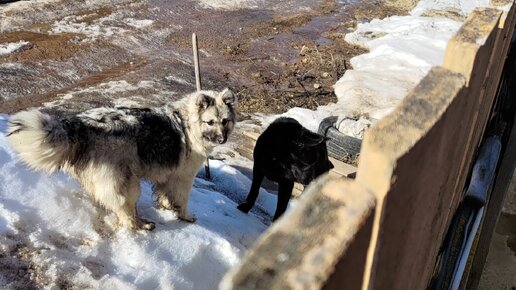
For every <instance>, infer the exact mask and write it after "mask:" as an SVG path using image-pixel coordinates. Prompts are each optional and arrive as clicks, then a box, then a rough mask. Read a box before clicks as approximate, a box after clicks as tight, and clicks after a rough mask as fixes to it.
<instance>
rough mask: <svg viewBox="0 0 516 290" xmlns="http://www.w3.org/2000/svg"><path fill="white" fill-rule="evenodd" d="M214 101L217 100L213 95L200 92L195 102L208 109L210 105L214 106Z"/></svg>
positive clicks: (202, 108)
mask: <svg viewBox="0 0 516 290" xmlns="http://www.w3.org/2000/svg"><path fill="white" fill-rule="evenodd" d="M214 103H215V100H214V99H213V98H212V97H210V96H207V95H205V94H203V93H199V94H198V95H197V99H196V100H195V104H196V105H197V107H199V109H201V110H206V109H207V108H208V107H210V106H213V104H214Z"/></svg>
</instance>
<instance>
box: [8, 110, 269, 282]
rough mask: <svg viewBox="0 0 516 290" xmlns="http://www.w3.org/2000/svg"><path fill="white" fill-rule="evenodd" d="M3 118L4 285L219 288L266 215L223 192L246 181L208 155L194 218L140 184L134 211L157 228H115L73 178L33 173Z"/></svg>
mask: <svg viewBox="0 0 516 290" xmlns="http://www.w3.org/2000/svg"><path fill="white" fill-rule="evenodd" d="M7 118H8V116H6V115H3V116H1V117H0V132H1V133H0V261H1V263H0V265H1V267H0V285H4V286H8V287H9V288H11V287H12V288H22V289H24V288H27V287H30V286H31V285H33V284H32V283H34V281H36V282H37V284H39V285H37V286H36V287H38V288H39V287H41V286H43V287H45V288H51V287H53V286H55V287H58V288H62V287H64V286H66V285H73V286H74V287H81V288H82V287H84V288H96V289H158V288H159V289H215V288H217V285H218V283H219V281H220V279H221V278H222V275H223V274H224V273H225V272H226V271H227V270H228V269H229V268H230V267H232V266H233V265H235V264H236V263H237V262H238V261H239V260H240V258H241V256H242V255H243V254H244V252H245V251H246V250H247V249H248V248H249V246H250V245H251V244H252V243H253V242H254V241H255V240H256V239H257V237H258V236H259V235H260V234H261V233H262V232H263V231H264V230H265V229H266V228H267V225H266V224H267V223H268V221H269V220H270V217H269V216H268V214H266V213H262V214H261V215H255V214H249V215H247V214H243V213H241V212H240V211H238V210H237V209H236V204H235V202H234V201H232V200H231V199H230V198H228V197H227V196H229V197H232V198H241V199H243V198H245V195H246V194H247V190H248V188H249V187H250V180H249V179H248V178H247V177H245V176H244V175H242V174H241V173H240V172H239V171H237V170H235V169H233V168H232V167H229V166H227V165H225V164H224V163H223V162H221V161H211V163H210V165H211V172H212V175H213V177H212V179H211V180H205V179H201V178H197V179H196V181H195V185H194V189H193V190H192V193H191V200H190V203H189V205H190V210H191V212H193V214H195V215H196V216H197V218H198V219H197V222H196V223H194V224H190V223H186V222H183V221H180V220H178V219H177V218H176V216H175V214H174V213H172V212H170V211H162V210H157V209H156V208H155V207H154V202H153V198H152V195H151V186H150V185H149V184H148V183H142V195H141V198H140V200H139V202H138V210H139V214H140V215H141V216H142V217H144V218H147V219H149V220H152V221H155V222H156V229H155V230H154V231H153V232H143V231H142V232H137V233H133V232H130V231H127V230H124V229H121V230H120V229H114V223H115V218H114V216H113V215H112V214H109V213H106V212H105V211H103V210H100V209H98V208H97V207H96V206H95V205H94V203H93V202H92V201H91V199H90V198H89V197H88V196H87V195H86V194H85V193H84V192H83V191H82V190H81V188H80V186H79V185H78V183H77V182H76V181H75V180H73V179H72V178H70V177H68V176H66V175H65V174H62V173H59V174H53V175H51V176H48V175H45V174H41V173H38V172H33V171H31V170H29V169H28V168H27V167H25V166H24V165H23V164H22V163H20V162H19V161H18V159H17V157H16V156H15V153H14V152H13V151H12V150H11V148H10V147H9V144H8V143H7V140H6V138H5V135H4V132H5V121H6V119H7ZM201 175H202V174H201ZM258 206H259V207H261V208H262V209H263V210H264V211H265V212H269V214H271V213H272V210H274V207H275V197H274V196H272V195H271V194H268V193H267V192H262V193H261V194H260V199H259V200H258ZM16 268H18V271H13V269H16ZM29 269H30V271H28V270H29ZM29 276H31V278H32V280H33V281H31V280H30V279H29ZM33 286H34V285H33Z"/></svg>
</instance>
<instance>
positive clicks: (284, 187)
mask: <svg viewBox="0 0 516 290" xmlns="http://www.w3.org/2000/svg"><path fill="white" fill-rule="evenodd" d="M278 185H279V188H278V206H277V207H276V213H275V214H274V218H273V219H272V220H273V221H275V220H277V219H278V218H279V217H280V216H281V215H282V214H283V213H284V212H285V211H286V210H287V205H288V201H289V200H290V197H291V196H292V189H293V188H294V182H292V181H281V182H279V184H278Z"/></svg>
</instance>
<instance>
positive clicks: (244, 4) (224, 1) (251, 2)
mask: <svg viewBox="0 0 516 290" xmlns="http://www.w3.org/2000/svg"><path fill="white" fill-rule="evenodd" d="M198 2H199V5H200V6H201V7H203V8H211V9H221V10H235V9H245V8H248V9H250V8H258V7H260V4H263V3H264V1H263V0H262V1H259V0H198Z"/></svg>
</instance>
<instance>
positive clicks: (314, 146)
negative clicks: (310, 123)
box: [289, 127, 333, 185]
mask: <svg viewBox="0 0 516 290" xmlns="http://www.w3.org/2000/svg"><path fill="white" fill-rule="evenodd" d="M289 146H290V150H289V151H290V155H291V156H290V157H291V160H292V161H293V162H292V164H291V170H292V175H293V176H294V177H295V179H296V181H298V182H300V183H302V184H305V185H306V184H308V183H310V182H311V181H312V180H314V179H315V178H317V177H318V176H319V175H321V174H323V173H325V172H327V171H329V170H330V169H332V168H333V164H332V163H331V162H330V160H329V159H328V151H327V149H326V138H325V137H323V136H321V135H319V134H316V133H313V132H311V131H309V130H307V129H305V128H303V127H301V129H300V130H299V134H297V138H296V139H294V140H292V142H291V143H290V144H289Z"/></svg>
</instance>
